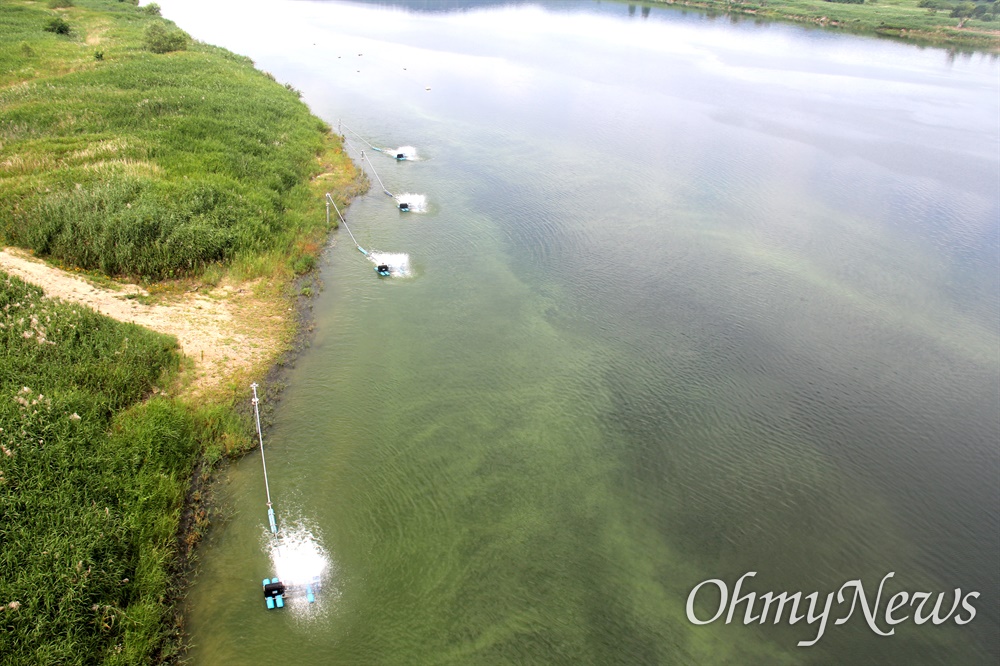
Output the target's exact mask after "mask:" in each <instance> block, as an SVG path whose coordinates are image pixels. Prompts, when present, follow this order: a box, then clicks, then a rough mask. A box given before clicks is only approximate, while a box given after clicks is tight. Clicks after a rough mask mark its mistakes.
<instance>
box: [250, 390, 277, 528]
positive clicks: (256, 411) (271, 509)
mask: <svg viewBox="0 0 1000 666" xmlns="http://www.w3.org/2000/svg"><path fill="white" fill-rule="evenodd" d="M250 388H251V389H253V413H254V416H255V417H256V419H257V439H258V440H259V441H260V462H261V464H262V465H263V466H264V491H265V492H266V493H267V521H268V523H270V525H271V534H277V533H278V524H277V522H276V521H275V519H274V507H273V506H272V505H271V486H270V485H269V484H268V482H267V461H266V460H264V435H263V434H262V433H261V430H260V409H259V408H258V407H257V405H258V403H259V402H260V399H259V398H258V397H257V382H254V383H253V384H251V385H250Z"/></svg>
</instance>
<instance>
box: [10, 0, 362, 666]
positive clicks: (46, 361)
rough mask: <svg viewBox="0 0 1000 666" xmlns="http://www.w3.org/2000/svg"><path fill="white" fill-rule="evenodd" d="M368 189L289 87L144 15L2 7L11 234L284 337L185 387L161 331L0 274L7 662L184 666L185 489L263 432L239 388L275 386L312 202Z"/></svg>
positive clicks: (312, 241) (314, 239)
mask: <svg viewBox="0 0 1000 666" xmlns="http://www.w3.org/2000/svg"><path fill="white" fill-rule="evenodd" d="M364 186H365V183H364V182H363V177H362V176H361V175H360V173H359V172H358V170H357V169H356V168H355V167H354V165H353V164H352V163H351V161H350V160H349V159H348V158H347V156H346V155H345V154H344V152H343V151H342V148H341V145H340V140H339V139H338V138H337V137H335V136H333V135H331V134H330V131H329V128H328V127H327V126H326V125H325V124H324V123H323V122H322V121H321V120H319V119H318V118H316V117H315V116H313V115H312V114H311V113H310V112H309V109H308V108H307V107H306V106H305V104H303V103H302V102H301V100H300V99H299V95H298V94H297V93H296V91H294V90H292V89H291V88H289V87H288V86H282V85H281V84H279V83H277V82H275V81H274V79H273V77H271V76H270V75H268V74H266V73H264V72H260V71H258V70H256V69H255V68H254V67H253V63H252V62H251V61H250V60H249V59H247V58H245V57H242V56H238V55H235V54H233V53H230V52H228V51H226V50H224V49H220V48H216V47H212V46H209V45H205V44H200V43H197V42H194V41H192V40H190V38H188V37H187V36H186V35H184V34H183V33H182V32H181V31H180V30H178V29H177V28H176V27H175V26H173V25H172V24H171V23H170V22H167V21H164V20H163V19H161V18H160V17H159V16H158V9H157V8H156V7H155V6H153V7H137V6H135V5H134V4H132V3H131V2H128V1H125V2H119V1H118V0H54V1H51V2H44V1H33V0H9V1H6V2H4V3H2V4H0V244H2V245H17V246H20V247H23V248H27V249H29V250H31V251H33V252H34V254H35V255H36V256H39V257H43V258H45V259H47V260H48V261H49V262H52V263H54V264H56V265H59V266H63V267H65V268H67V269H70V270H72V271H82V272H83V273H88V274H90V275H91V276H92V277H96V278H97V279H98V281H99V283H100V284H102V285H104V286H105V287H107V288H108V290H109V292H111V293H113V292H114V290H115V289H117V287H116V284H115V280H117V279H126V280H130V281H135V282H140V283H143V284H145V285H146V286H147V288H148V292H149V293H151V294H153V296H152V297H146V296H143V297H142V298H144V299H146V298H153V300H154V301H156V302H157V303H158V304H160V305H163V306H165V307H167V308H169V307H175V308H177V307H179V306H178V305H177V303H178V301H179V299H181V298H183V297H184V296H185V295H190V294H191V293H192V292H193V293H194V294H195V295H196V296H199V297H201V298H203V299H211V300H213V302H214V301H215V300H218V299H222V300H225V299H226V298H231V299H232V303H231V307H230V312H231V313H232V317H233V324H231V325H230V330H231V331H232V330H233V329H234V328H235V329H236V331H237V332H234V333H230V335H237V336H243V333H241V332H239V331H242V330H243V329H242V328H241V326H242V325H243V324H245V323H246V322H243V321H242V319H245V318H247V317H256V318H257V319H258V320H259V321H257V323H256V324H255V325H254V326H252V327H246V328H247V329H248V330H252V331H254V332H256V333H257V334H258V335H260V336H265V335H267V336H270V337H271V338H274V340H271V339H268V340H266V341H264V340H261V339H260V338H257V339H254V338H253V337H249V339H247V340H246V341H245V345H246V346H249V347H254V348H257V349H259V348H260V347H262V346H267V345H270V346H267V348H268V349H269V350H273V351H268V352H267V353H264V354H260V353H255V354H254V355H253V357H252V361H250V362H249V363H243V364H240V363H237V362H236V361H238V360H239V359H234V358H230V357H228V356H223V358H222V361H223V362H225V363H226V364H227V365H226V368H228V373H229V375H228V379H226V378H225V377H223V379H221V380H217V381H215V383H214V384H213V385H212V386H214V388H212V386H210V387H209V388H207V389H206V388H205V387H204V386H200V387H199V388H198V391H197V392H193V391H192V390H191V385H189V384H187V382H189V381H192V380H191V375H192V374H197V373H190V372H188V373H185V372H183V370H184V369H185V368H186V367H190V365H191V364H192V363H195V364H196V363H197V362H199V359H185V358H183V357H182V355H181V353H180V350H179V349H178V344H177V341H176V340H175V339H173V338H172V337H169V336H164V335H159V334H157V333H153V332H152V331H149V330H148V329H144V328H141V327H139V326H135V325H133V324H128V323H121V322H117V321H114V320H112V319H109V318H107V317H104V316H101V315H99V314H97V313H95V312H94V311H92V310H89V309H87V308H84V307H81V306H78V305H72V304H69V303H66V302H62V301H58V300H53V299H51V298H46V297H44V296H43V294H42V292H41V290H40V289H38V288H37V287H33V286H30V285H28V284H26V283H24V282H22V281H21V280H19V279H17V278H15V277H12V276H9V275H7V274H5V273H3V272H0V508H2V511H3V516H4V520H3V522H2V524H0V621H2V623H3V631H0V664H3V665H6V664H20V663H39V664H53V663H59V664H92V663H104V664H145V663H157V662H167V661H171V660H172V658H173V657H175V656H176V655H177V654H178V651H179V640H178V638H179V633H178V625H177V624H176V623H175V617H176V608H175V604H176V600H177V599H178V598H179V596H178V595H179V593H180V592H182V586H183V581H182V580H179V579H177V577H176V574H177V572H178V571H180V570H181V568H182V567H183V566H184V562H185V556H186V554H187V553H188V552H189V550H190V547H191V546H192V545H193V544H194V542H195V541H196V540H197V537H198V533H199V530H200V529H202V528H203V527H204V525H205V514H204V511H203V510H202V509H201V508H200V507H198V506H197V505H192V503H191V502H192V501H197V500H198V499H199V493H198V492H194V491H193V488H192V478H193V476H194V475H196V474H197V475H198V477H199V478H204V471H205V470H210V469H211V468H212V466H213V465H214V463H215V462H217V461H218V460H220V459H222V458H224V457H225V456H227V455H235V454H237V453H238V452H240V451H241V450H243V449H245V448H246V446H248V445H249V444H250V443H251V440H250V439H249V437H247V434H246V433H247V426H248V424H246V423H244V422H243V421H241V419H240V418H239V417H238V416H237V414H236V410H235V407H234V404H235V403H234V400H236V399H237V398H240V399H241V398H243V397H244V396H242V395H239V394H238V392H239V389H237V388H234V387H235V384H234V381H233V378H234V377H239V379H240V380H241V381H242V379H244V378H245V377H247V376H248V375H249V376H256V377H260V376H262V375H263V373H264V372H266V370H267V369H268V367H270V365H271V364H273V363H274V362H275V360H276V358H277V355H278V354H280V353H281V351H282V349H283V348H284V346H285V345H287V342H288V341H289V340H290V338H291V336H292V335H293V334H294V329H295V321H294V318H292V317H290V316H288V314H287V312H288V310H289V309H290V307H291V306H292V298H293V297H294V295H293V294H292V292H291V290H290V286H291V284H292V283H293V279H294V278H295V276H296V275H299V274H302V273H303V272H305V271H308V270H309V269H310V268H312V267H313V265H314V262H315V259H316V257H317V255H318V252H319V250H320V248H321V247H322V245H323V243H324V240H325V238H326V235H327V234H328V233H329V231H330V229H329V228H328V226H327V223H326V217H325V214H324V206H323V203H322V195H323V193H325V192H327V191H330V192H333V193H334V195H335V196H336V197H337V198H338V199H339V200H340V201H347V200H348V199H350V198H351V197H352V196H353V195H354V194H356V193H358V192H359V191H361V190H362V189H363V187H364ZM50 270H51V269H50ZM109 278H111V279H109ZM73 289H75V288H73ZM130 293H133V292H130ZM157 294H159V296H157ZM230 294H231V296H230ZM236 294H240V296H236ZM133 296H134V294H133ZM112 297H113V296H112ZM129 297H130V296H124V298H129ZM119 298H121V297H119ZM164 298H166V299H167V300H163V299H164ZM171 298H173V299H174V300H173V301H171V300H170V299H171ZM188 305H189V307H190V308H191V309H190V310H188V311H191V312H195V311H198V312H204V311H203V310H202V306H201V305H199V304H198V303H197V302H194V301H191V302H190V303H188ZM223 305H225V303H223ZM224 310H225V309H224V308H223V312H224ZM248 335H250V334H248ZM243 337H247V336H243ZM275 341H277V342H275ZM205 342H206V343H207V344H208V345H210V346H212V345H214V346H222V347H224V348H225V349H227V350H228V349H229V347H228V346H226V345H229V344H230V342H231V341H230V340H228V339H227V340H222V339H218V340H206V341H205ZM265 343H266V345H265ZM244 360H245V359H244ZM200 361H202V362H204V352H202V356H201V359H200ZM196 470H198V471H196ZM185 498H187V502H185Z"/></svg>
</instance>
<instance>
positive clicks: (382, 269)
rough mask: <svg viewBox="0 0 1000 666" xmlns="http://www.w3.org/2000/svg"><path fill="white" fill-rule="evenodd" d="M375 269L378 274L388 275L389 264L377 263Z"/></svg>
mask: <svg viewBox="0 0 1000 666" xmlns="http://www.w3.org/2000/svg"><path fill="white" fill-rule="evenodd" d="M375 271H376V272H377V273H378V274H379V275H383V276H385V275H389V264H379V265H378V266H376V267H375Z"/></svg>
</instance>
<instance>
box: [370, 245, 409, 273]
mask: <svg viewBox="0 0 1000 666" xmlns="http://www.w3.org/2000/svg"><path fill="white" fill-rule="evenodd" d="M368 258H369V259H371V261H372V262H373V263H374V264H375V265H376V266H379V265H382V264H384V265H386V266H388V267H389V275H391V276H392V277H409V276H410V275H412V272H411V271H410V255H408V254H406V253H405V252H379V251H377V250H372V251H370V252H369V253H368Z"/></svg>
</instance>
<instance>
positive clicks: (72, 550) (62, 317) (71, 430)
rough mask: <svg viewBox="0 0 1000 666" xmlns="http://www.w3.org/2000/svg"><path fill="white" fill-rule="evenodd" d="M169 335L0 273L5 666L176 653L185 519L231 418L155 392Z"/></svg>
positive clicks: (126, 660) (167, 357)
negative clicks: (196, 480)
mask: <svg viewBox="0 0 1000 666" xmlns="http://www.w3.org/2000/svg"><path fill="white" fill-rule="evenodd" d="M177 364H178V354H177V351H176V343H175V341H174V340H173V339H172V338H169V337H166V336H162V335H159V334H157V333H153V332H151V331H149V330H146V329H143V328H141V327H139V326H135V325H132V324H124V323H120V322H116V321H114V320H112V319H109V318H107V317H104V316H101V315H99V314H97V313H95V312H93V311H92V310H89V309H87V308H84V307H80V306H77V305H69V304H65V303H62V302H59V301H54V300H51V299H48V298H45V297H43V295H42V292H41V290H40V289H38V288H37V287H34V286H30V285H27V284H26V283H24V282H22V281H21V280H19V279H17V278H15V277H11V276H8V275H6V274H4V273H0V513H2V515H3V517H4V519H3V521H0V622H2V623H3V631H0V664H20V663H37V664H94V663H103V664H145V663H151V662H152V661H153V660H154V659H157V658H160V657H162V656H164V651H165V650H169V649H170V643H168V642H167V639H168V637H169V636H170V617H169V615H170V613H171V612H172V611H171V605H170V599H169V595H170V593H171V589H172V587H175V586H172V584H171V582H170V581H169V580H168V571H169V570H170V567H171V566H172V565H173V564H174V563H175V562H176V556H177V551H178V541H177V535H178V524H179V519H180V511H181V508H182V505H183V500H184V494H185V492H186V489H187V487H188V481H189V479H190V476H191V471H192V466H193V464H194V461H195V460H196V459H197V456H198V454H199V453H200V452H201V451H202V449H203V448H205V447H206V446H209V448H212V449H213V450H215V451H216V454H215V455H217V456H218V455H222V454H224V453H228V452H229V451H230V450H231V449H233V448H235V447H237V445H238V442H237V441H236V440H238V439H239V436H238V435H234V434H233V433H238V431H239V423H238V420H237V419H235V417H233V415H232V412H231V410H228V409H227V408H225V407H218V406H216V407H210V408H204V409H202V410H201V411H199V412H192V410H190V409H189V408H187V407H186V406H184V405H183V404H182V403H181V402H178V401H176V400H174V399H171V398H167V397H163V396H159V397H152V398H150V396H151V395H152V394H153V393H154V391H155V387H156V386H157V385H159V384H160V383H161V382H163V381H167V380H169V375H170V373H172V372H173V371H174V370H175V369H176V367H177Z"/></svg>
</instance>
